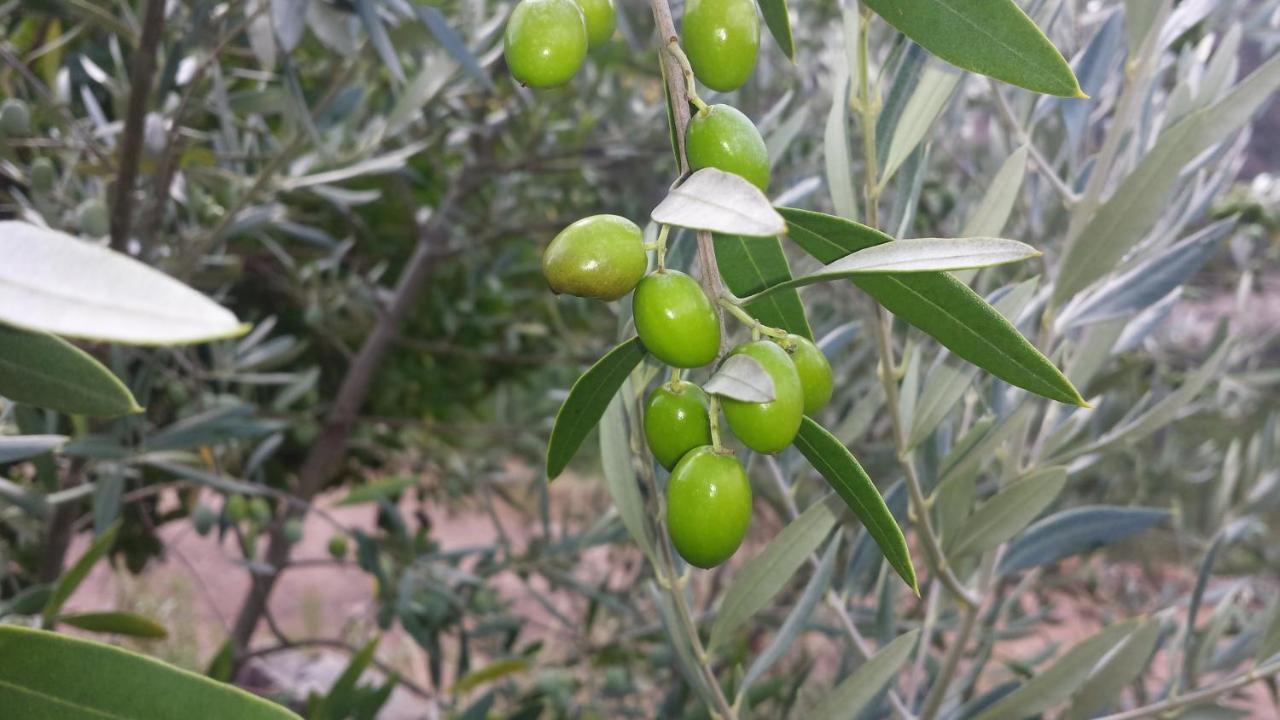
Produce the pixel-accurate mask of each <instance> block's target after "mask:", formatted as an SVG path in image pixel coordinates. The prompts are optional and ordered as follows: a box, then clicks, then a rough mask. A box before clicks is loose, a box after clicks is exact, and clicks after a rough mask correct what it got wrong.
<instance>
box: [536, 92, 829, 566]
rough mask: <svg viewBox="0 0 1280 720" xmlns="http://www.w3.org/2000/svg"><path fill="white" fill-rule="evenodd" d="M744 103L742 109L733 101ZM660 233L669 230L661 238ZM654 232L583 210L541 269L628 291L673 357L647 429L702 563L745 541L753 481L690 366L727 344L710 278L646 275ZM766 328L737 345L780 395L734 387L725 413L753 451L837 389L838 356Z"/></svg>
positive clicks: (566, 289) (572, 284) (641, 320)
mask: <svg viewBox="0 0 1280 720" xmlns="http://www.w3.org/2000/svg"><path fill="white" fill-rule="evenodd" d="M734 112H736V111H734ZM660 242H661V240H660ZM647 264H648V259H647V257H646V254H645V246H644V239H643V234H642V233H641V231H640V228H639V227H637V226H636V224H635V223H633V222H631V221H630V220H627V219H626V218H623V217H619V216H617V215H594V216H591V217H587V218H583V219H582V220H579V221H577V222H575V223H573V224H572V225H570V226H569V227H567V228H565V229H564V230H562V231H561V232H560V233H559V234H558V235H556V237H555V238H554V239H553V240H552V241H551V244H550V245H548V246H547V250H546V252H545V254H544V255H543V259H542V270H543V274H544V275H545V276H546V279H547V282H548V284H549V285H550V286H551V289H552V290H554V291H555V292H557V293H567V294H570V295H576V296H579V297H587V298H596V299H601V300H617V299H619V298H621V297H622V296H623V295H625V294H627V293H628V292H630V291H632V290H633V289H634V292H633V293H632V296H631V310H632V318H633V321H634V323H635V327H636V334H637V335H638V336H639V337H640V341H641V343H643V344H644V346H645V349H646V350H647V351H648V352H649V353H650V354H651V355H653V356H654V357H655V358H657V359H658V360H660V361H662V362H663V363H665V364H666V365H668V366H670V367H672V368H674V369H675V370H673V371H672V374H673V378H672V380H671V381H670V382H668V383H665V384H663V385H660V386H659V387H658V388H656V389H655V390H653V392H651V393H650V394H649V397H648V398H647V400H646V401H645V407H644V434H645V439H646V441H647V443H648V445H649V449H650V451H651V452H652V453H653V456H654V458H655V459H656V460H657V461H658V462H659V463H660V464H661V465H662V466H663V467H665V468H666V469H668V470H670V471H671V477H670V479H669V480H668V483H667V530H668V532H669V533H670V536H671V541H672V545H674V546H675V549H676V551H677V552H679V553H680V555H681V557H683V558H684V559H685V560H686V561H688V562H689V563H690V564H691V565H696V566H698V567H702V568H709V567H714V566H716V565H719V564H720V563H722V562H724V561H725V560H727V559H728V558H729V557H730V556H732V555H733V553H734V552H735V551H736V550H737V549H738V546H739V545H740V544H741V543H742V539H743V537H744V536H745V535H746V532H747V526H748V525H749V524H750V520H751V485H750V483H749V482H748V481H747V473H746V470H745V469H744V468H743V467H742V463H741V462H739V461H738V459H737V458H736V457H734V455H733V452H732V451H730V450H726V449H724V448H723V447H722V446H721V444H720V438H719V435H718V430H717V426H718V423H717V421H716V417H715V415H716V414H718V410H717V404H716V403H714V402H712V399H711V398H710V397H709V396H708V395H707V393H706V392H705V391H704V390H703V389H702V388H700V387H699V386H698V385H696V384H694V383H692V382H688V381H686V380H682V379H680V378H679V371H681V370H684V369H692V368H700V367H703V366H706V365H709V364H711V363H712V362H714V361H715V360H716V357H717V356H718V355H719V353H720V332H721V330H720V322H719V318H718V317H717V314H716V308H715V305H714V304H713V303H712V301H711V299H710V298H708V297H707V294H706V293H705V292H704V291H703V289H702V286H701V285H699V284H698V283H697V281H695V280H694V279H693V278H691V277H689V276H688V275H686V274H685V273H682V272H680V271H678V270H672V269H669V268H661V267H660V268H659V269H658V270H656V271H655V272H652V273H649V274H647V275H646V274H645V270H646V268H647ZM754 329H755V330H756V331H757V334H759V333H761V332H764V333H765V334H767V335H768V338H767V339H757V340H752V341H750V342H746V343H743V344H741V345H739V346H737V347H736V348H734V349H733V350H732V351H731V352H730V353H729V355H730V356H733V355H745V356H748V357H751V358H752V359H754V360H755V361H756V362H757V363H758V364H759V365H760V367H761V368H763V369H764V371H765V372H766V373H767V374H768V375H769V378H770V379H771V380H772V384H773V388H774V398H773V399H772V400H770V401H768V402H748V401H743V400H735V399H732V398H725V399H724V400H723V407H724V416H725V419H726V420H727V421H728V425H729V428H730V429H731V430H732V431H733V433H734V435H736V436H737V437H738V439H739V440H741V441H742V444H743V445H746V446H747V447H748V448H750V449H751V450H754V451H756V452H761V453H776V452H779V451H780V450H782V449H784V448H786V447H787V446H788V445H790V444H791V441H792V440H793V439H795V436H796V433H797V432H798V431H799V429H800V423H801V420H802V418H803V417H804V415H805V414H811V413H815V412H817V411H818V410H821V409H822V407H823V406H824V405H826V403H827V401H828V400H830V398H831V391H832V381H831V366H830V364H829V363H828V362H827V359H826V357H825V356H824V355H823V354H822V351H821V350H819V349H818V347H817V346H816V345H814V344H813V342H812V341H811V340H809V339H808V338H806V337H802V336H799V335H794V334H786V333H783V332H781V331H777V330H773V329H772V328H764V327H763V326H761V325H760V324H759V323H757V324H756V326H755V328H754Z"/></svg>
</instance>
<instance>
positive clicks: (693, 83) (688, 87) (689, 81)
mask: <svg viewBox="0 0 1280 720" xmlns="http://www.w3.org/2000/svg"><path fill="white" fill-rule="evenodd" d="M667 52H669V53H671V54H672V55H673V56H674V57H675V59H676V62H678V63H680V70H681V72H682V73H683V74H684V85H685V92H686V93H688V95H689V102H691V103H693V106H694V107H696V108H698V114H699V115H706V114H707V113H708V112H709V111H710V108H708V107H707V104H706V103H705V102H703V101H702V98H700V97H698V81H697V79H696V78H695V77H694V74H693V66H692V65H690V64H689V56H688V55H685V54H684V48H682V47H680V42H679V41H678V40H676V39H675V38H671V39H670V40H668V41H667Z"/></svg>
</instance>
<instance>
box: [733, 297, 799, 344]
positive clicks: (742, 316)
mask: <svg viewBox="0 0 1280 720" xmlns="http://www.w3.org/2000/svg"><path fill="white" fill-rule="evenodd" d="M719 302H720V306H721V307H723V308H724V309H725V310H728V311H729V314H730V315H732V316H734V317H735V318H737V319H739V320H741V321H742V323H743V324H744V325H746V326H747V327H749V328H751V334H752V337H753V338H755V339H757V340H759V339H760V338H759V337H757V336H759V335H767V336H769V337H771V338H774V339H775V340H785V339H786V338H787V331H786V330H782V329H780V328H776V327H769V326H768V325H765V324H764V323H762V322H760V321H759V320H757V319H756V318H754V317H752V315H751V313H749V312H747V311H746V310H743V309H742V306H741V305H739V304H737V303H736V302H734V301H732V300H730V299H729V298H726V297H721V298H719Z"/></svg>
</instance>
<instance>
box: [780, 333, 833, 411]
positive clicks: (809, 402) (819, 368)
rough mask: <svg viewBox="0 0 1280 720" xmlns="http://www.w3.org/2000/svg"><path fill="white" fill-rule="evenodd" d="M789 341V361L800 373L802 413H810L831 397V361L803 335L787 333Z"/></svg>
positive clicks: (825, 403) (821, 406)
mask: <svg viewBox="0 0 1280 720" xmlns="http://www.w3.org/2000/svg"><path fill="white" fill-rule="evenodd" d="M787 341H788V342H789V343H791V345H792V350H791V362H793V363H795V366H796V372H797V373H799V374H800V386H801V387H802V388H804V414H805V415H812V414H814V413H816V412H818V411H819V410H821V409H822V408H824V407H826V406H827V401H829V400H830V399H831V389H832V388H831V363H829V362H827V356H826V355H823V354H822V351H821V350H819V349H818V346H817V345H814V344H813V341H812V340H810V339H809V338H807V337H804V336H803V335H788V336H787Z"/></svg>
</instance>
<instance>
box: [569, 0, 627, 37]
mask: <svg viewBox="0 0 1280 720" xmlns="http://www.w3.org/2000/svg"><path fill="white" fill-rule="evenodd" d="M578 6H579V7H581V8H582V17H583V18H584V19H585V20H586V22H587V47H588V48H597V47H600V46H601V45H603V44H605V43H607V42H609V39H610V38H612V37H613V31H614V30H615V29H617V27H618V14H617V11H616V10H614V7H613V0H578Z"/></svg>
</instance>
